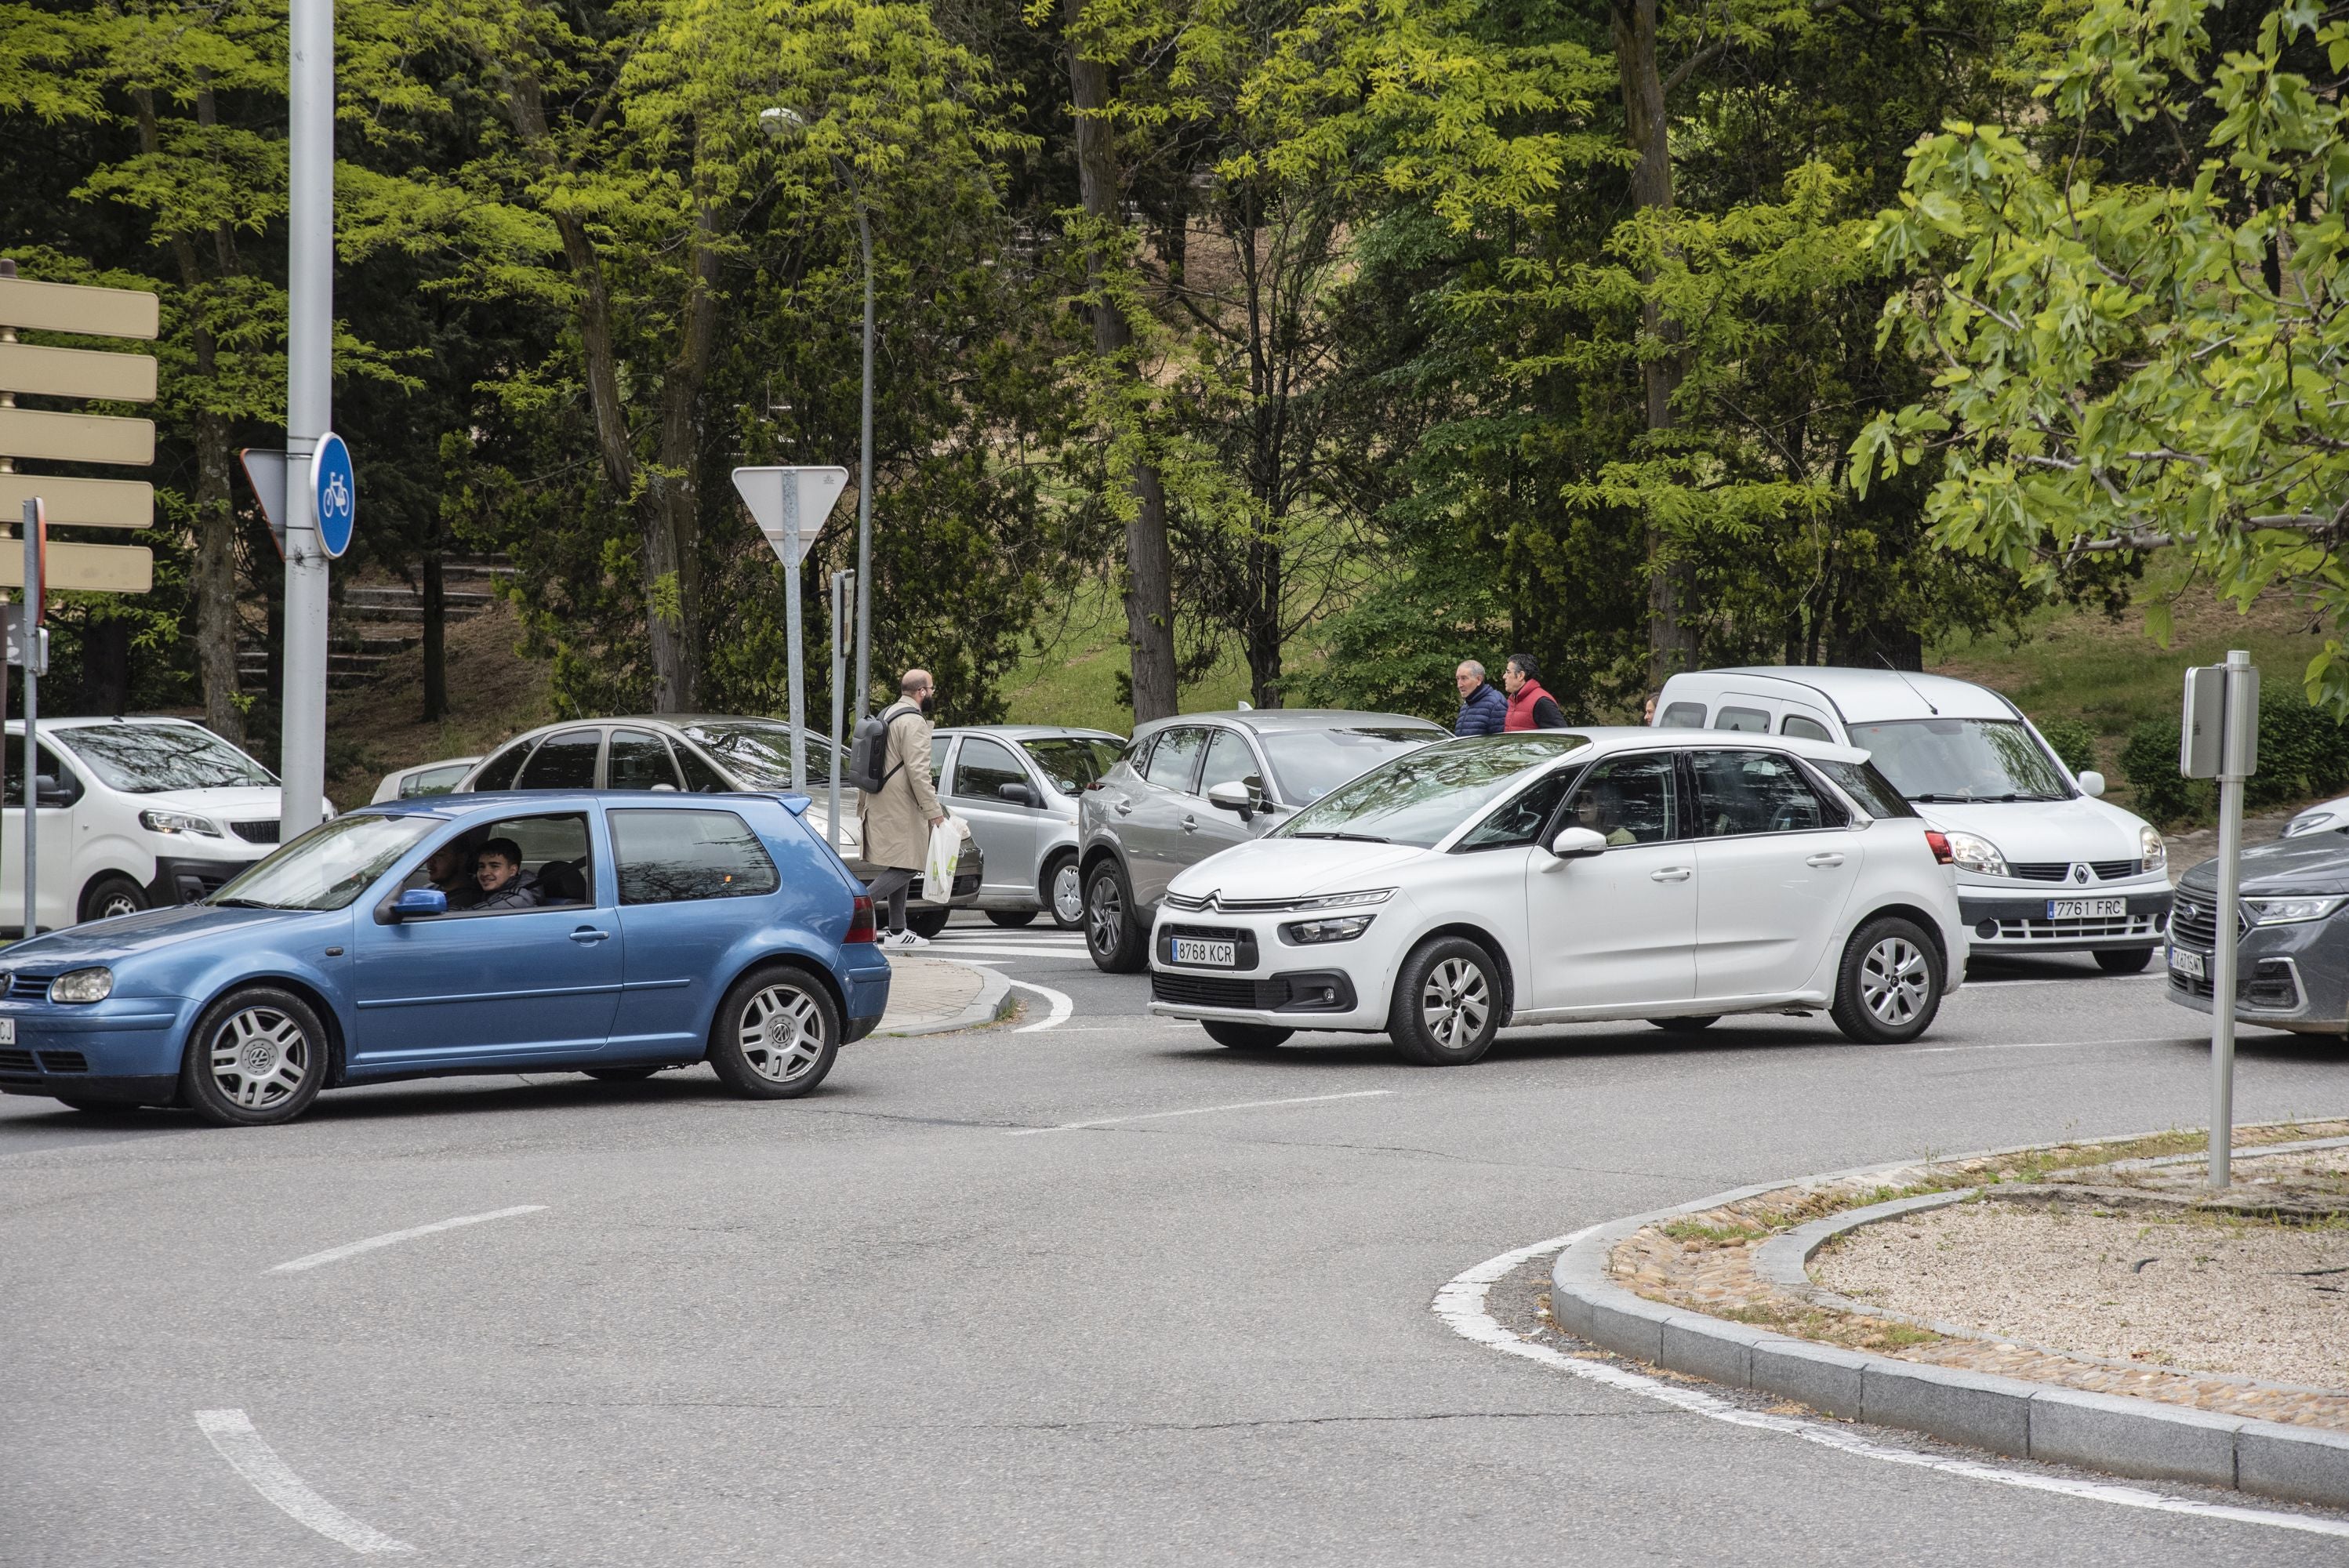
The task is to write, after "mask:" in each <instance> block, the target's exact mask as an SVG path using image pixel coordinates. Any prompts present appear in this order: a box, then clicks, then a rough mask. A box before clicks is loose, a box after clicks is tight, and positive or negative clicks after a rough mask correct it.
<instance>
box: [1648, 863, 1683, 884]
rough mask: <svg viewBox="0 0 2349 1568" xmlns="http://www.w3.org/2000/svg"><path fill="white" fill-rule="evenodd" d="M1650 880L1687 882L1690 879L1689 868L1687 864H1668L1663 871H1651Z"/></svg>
mask: <svg viewBox="0 0 2349 1568" xmlns="http://www.w3.org/2000/svg"><path fill="white" fill-rule="evenodd" d="M1648 880H1649V881H1650V882H1686V881H1688V880H1689V869H1688V867H1686V866H1666V867H1665V868H1664V869H1663V870H1662V871H1660V872H1649V873H1648Z"/></svg>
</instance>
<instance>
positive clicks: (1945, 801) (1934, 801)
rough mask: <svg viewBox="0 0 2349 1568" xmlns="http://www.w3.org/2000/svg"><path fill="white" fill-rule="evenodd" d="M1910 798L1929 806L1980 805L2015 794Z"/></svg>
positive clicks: (1913, 796) (1912, 796)
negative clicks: (1986, 801)
mask: <svg viewBox="0 0 2349 1568" xmlns="http://www.w3.org/2000/svg"><path fill="white" fill-rule="evenodd" d="M2036 798H2037V797H2033V799H2036ZM1909 799H1911V800H1921V801H1923V802H1924V803H1925V804H1926V805H1928V806H1978V805H1980V804H1982V802H1983V801H1985V800H2012V799H2015V796H2014V795H2013V793H2012V792H2009V793H2007V794H2004V795H1911V796H1909ZM2049 799H2053V797H2052V796H2051V797H2049Z"/></svg>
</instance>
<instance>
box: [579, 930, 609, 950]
mask: <svg viewBox="0 0 2349 1568" xmlns="http://www.w3.org/2000/svg"><path fill="white" fill-rule="evenodd" d="M610 935H611V933H610V932H608V931H598V930H596V929H595V927H594V926H592V925H583V926H581V927H580V928H579V929H578V930H576V931H574V932H573V933H572V934H571V940H572V941H574V942H576V943H578V944H580V945H581V946H583V947H584V946H585V945H586V944H589V943H591V942H602V941H605V939H607V938H608V937H610Z"/></svg>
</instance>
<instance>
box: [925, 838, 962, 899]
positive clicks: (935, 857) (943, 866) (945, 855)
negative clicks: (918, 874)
mask: <svg viewBox="0 0 2349 1568" xmlns="http://www.w3.org/2000/svg"><path fill="white" fill-rule="evenodd" d="M960 859H962V824H961V823H960V822H959V821H957V820H955V819H954V818H952V817H948V818H947V820H945V821H943V822H940V823H939V824H938V825H937V826H936V827H935V828H932V829H931V830H930V852H929V856H928V858H927V859H926V860H925V861H923V862H922V892H923V896H925V897H926V898H934V899H936V900H938V901H939V902H941V903H943V902H945V900H946V899H947V897H948V896H949V895H950V894H952V893H953V892H954V877H955V862H956V861H958V860H960Z"/></svg>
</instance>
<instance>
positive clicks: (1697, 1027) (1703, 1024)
mask: <svg viewBox="0 0 2349 1568" xmlns="http://www.w3.org/2000/svg"><path fill="white" fill-rule="evenodd" d="M1648 1022H1650V1023H1651V1024H1653V1025H1655V1026H1656V1027H1658V1028H1660V1029H1661V1030H1663V1031H1664V1033H1666V1034H1668V1035H1695V1034H1702V1033H1703V1032H1704V1031H1705V1030H1707V1029H1710V1028H1712V1027H1713V1026H1714V1025H1715V1024H1718V1023H1719V1022H1721V1015H1720V1014H1718V1013H1713V1014H1707V1015H1702V1016H1697V1017H1694V1018H1651V1019H1649V1020H1648Z"/></svg>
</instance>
